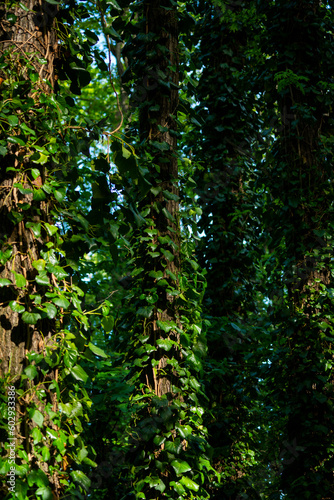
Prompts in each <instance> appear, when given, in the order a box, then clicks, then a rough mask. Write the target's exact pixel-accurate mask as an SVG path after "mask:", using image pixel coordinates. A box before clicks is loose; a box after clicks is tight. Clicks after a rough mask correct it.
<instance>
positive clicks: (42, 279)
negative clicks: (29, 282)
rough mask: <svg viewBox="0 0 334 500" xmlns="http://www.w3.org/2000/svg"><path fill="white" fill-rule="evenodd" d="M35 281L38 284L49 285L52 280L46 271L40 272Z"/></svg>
mask: <svg viewBox="0 0 334 500" xmlns="http://www.w3.org/2000/svg"><path fill="white" fill-rule="evenodd" d="M35 281H36V283H37V284H38V285H44V286H47V285H49V284H50V280H49V278H48V275H47V274H46V271H42V272H40V273H39V274H38V275H37V276H36V277H35Z"/></svg>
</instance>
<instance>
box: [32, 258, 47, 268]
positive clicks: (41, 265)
mask: <svg viewBox="0 0 334 500" xmlns="http://www.w3.org/2000/svg"><path fill="white" fill-rule="evenodd" d="M32 266H33V267H34V268H35V269H36V270H37V271H44V268H45V260H43V259H38V260H34V261H33V262H32Z"/></svg>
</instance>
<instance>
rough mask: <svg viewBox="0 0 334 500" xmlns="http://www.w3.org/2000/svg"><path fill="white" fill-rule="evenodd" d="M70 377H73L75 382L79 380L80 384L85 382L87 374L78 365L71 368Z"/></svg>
mask: <svg viewBox="0 0 334 500" xmlns="http://www.w3.org/2000/svg"><path fill="white" fill-rule="evenodd" d="M71 375H73V377H74V378H76V379H77V380H81V381H82V382H87V380H88V378H89V377H88V374H87V373H86V372H85V370H84V369H83V368H82V367H81V366H80V365H75V366H73V368H72V369H71Z"/></svg>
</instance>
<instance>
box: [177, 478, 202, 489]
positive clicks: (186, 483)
mask: <svg viewBox="0 0 334 500" xmlns="http://www.w3.org/2000/svg"><path fill="white" fill-rule="evenodd" d="M180 483H181V484H183V486H185V487H186V488H188V490H192V491H198V490H199V485H198V484H197V483H195V482H194V481H192V480H191V479H189V477H187V476H183V477H182V478H181V479H180Z"/></svg>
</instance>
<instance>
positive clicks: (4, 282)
mask: <svg viewBox="0 0 334 500" xmlns="http://www.w3.org/2000/svg"><path fill="white" fill-rule="evenodd" d="M11 284H12V282H11V281H9V280H8V279H7V278H0V286H1V287H3V286H8V285H11Z"/></svg>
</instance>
